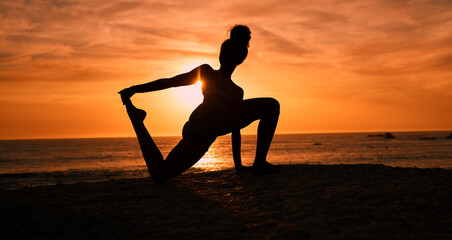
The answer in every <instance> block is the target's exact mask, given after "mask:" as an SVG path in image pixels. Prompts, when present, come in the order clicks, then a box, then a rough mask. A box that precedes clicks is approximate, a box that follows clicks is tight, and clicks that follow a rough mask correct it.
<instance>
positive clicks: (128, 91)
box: [119, 87, 135, 105]
mask: <svg viewBox="0 0 452 240" xmlns="http://www.w3.org/2000/svg"><path fill="white" fill-rule="evenodd" d="M119 94H121V100H122V104H124V105H125V104H126V103H127V102H129V101H130V98H131V97H132V96H133V95H134V94H135V91H134V90H133V89H132V87H129V88H124V89H123V90H121V91H119Z"/></svg>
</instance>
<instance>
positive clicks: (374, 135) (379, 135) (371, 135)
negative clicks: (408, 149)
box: [367, 134, 385, 137]
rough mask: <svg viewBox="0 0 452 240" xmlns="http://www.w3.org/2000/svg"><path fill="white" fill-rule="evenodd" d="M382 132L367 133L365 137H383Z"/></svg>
mask: <svg viewBox="0 0 452 240" xmlns="http://www.w3.org/2000/svg"><path fill="white" fill-rule="evenodd" d="M384 136H385V135H384V134H369V135H367V137H384Z"/></svg>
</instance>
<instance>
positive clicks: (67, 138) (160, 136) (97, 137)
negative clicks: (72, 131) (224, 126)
mask: <svg viewBox="0 0 452 240" xmlns="http://www.w3.org/2000/svg"><path fill="white" fill-rule="evenodd" d="M387 132H390V133H423V132H425V133H427V132H430V133H432V132H452V130H395V131H350V132H347V131H337V132H294V133H290V132H287V133H275V136H277V135H315V134H370V133H387ZM226 135H229V134H226ZM226 135H223V136H226ZM256 135H257V134H248V133H245V134H242V136H256ZM153 137H156V138H165V137H182V136H181V135H156V136H153ZM220 137H221V136H220ZM113 138H136V136H114V137H113V136H111V137H110V136H93V137H88V136H87V137H43V138H0V141H21V140H23V141H26V140H70V139H113Z"/></svg>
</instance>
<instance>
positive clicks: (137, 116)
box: [126, 104, 146, 122]
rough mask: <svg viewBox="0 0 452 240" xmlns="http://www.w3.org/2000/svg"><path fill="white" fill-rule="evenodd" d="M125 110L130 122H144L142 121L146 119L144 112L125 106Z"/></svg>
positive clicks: (131, 106)
mask: <svg viewBox="0 0 452 240" xmlns="http://www.w3.org/2000/svg"><path fill="white" fill-rule="evenodd" d="M126 109H127V114H129V118H130V120H132V121H140V122H142V121H144V119H145V118H146V112H145V111H144V110H142V109H138V108H136V107H135V106H133V105H131V104H130V105H129V104H127V105H126Z"/></svg>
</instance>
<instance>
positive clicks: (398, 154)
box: [0, 132, 452, 190]
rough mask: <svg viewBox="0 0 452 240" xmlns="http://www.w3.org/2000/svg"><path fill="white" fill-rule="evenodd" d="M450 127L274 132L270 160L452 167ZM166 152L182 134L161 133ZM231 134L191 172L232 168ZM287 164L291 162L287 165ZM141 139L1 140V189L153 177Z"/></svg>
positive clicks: (249, 146)
mask: <svg viewBox="0 0 452 240" xmlns="http://www.w3.org/2000/svg"><path fill="white" fill-rule="evenodd" d="M449 134H450V132H396V133H393V135H394V136H395V139H384V138H383V137H381V136H374V135H376V134H375V133H335V134H281V135H275V137H274V140H273V143H272V146H271V149H270V151H269V154H268V158H267V159H268V161H269V162H271V163H274V164H285V165H290V164H383V165H387V166H394V167H417V168H446V169H451V168H452V139H448V138H446V137H447V136H449ZM154 140H155V142H156V143H157V145H158V147H159V148H160V149H161V151H162V153H163V155H164V156H166V155H167V154H168V153H169V151H170V150H171V149H172V148H173V147H174V146H175V145H176V144H177V142H178V141H179V140H180V137H156V138H155V139H154ZM255 147H256V136H253V135H244V136H242V162H243V163H244V165H252V162H253V159H254V154H255ZM233 166H234V165H233V160H232V151H231V142H230V136H229V135H227V136H222V137H219V138H218V139H217V141H216V142H215V143H214V144H213V145H212V146H211V148H210V150H209V151H208V152H207V153H206V155H205V156H204V157H203V158H202V159H201V160H200V161H199V162H198V163H197V164H196V165H195V166H193V167H192V168H191V169H190V170H189V171H187V172H203V171H215V170H222V169H227V168H232V167H233ZM287 167H288V166H287ZM148 176H149V174H148V172H147V170H146V165H145V163H144V160H143V159H142V156H141V152H140V148H139V146H138V142H137V140H136V138H91V139H42V140H0V189H4V190H12V189H20V188H23V187H35V186H41V185H55V184H71V183H77V182H94V181H106V180H110V179H122V178H143V177H148Z"/></svg>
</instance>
